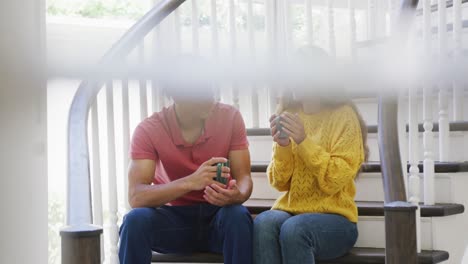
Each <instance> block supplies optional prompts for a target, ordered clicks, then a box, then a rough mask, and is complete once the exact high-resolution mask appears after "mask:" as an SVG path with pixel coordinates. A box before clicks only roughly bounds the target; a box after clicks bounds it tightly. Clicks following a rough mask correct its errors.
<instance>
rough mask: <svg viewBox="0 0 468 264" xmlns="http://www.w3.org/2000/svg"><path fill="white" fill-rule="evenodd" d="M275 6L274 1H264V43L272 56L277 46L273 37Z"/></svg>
mask: <svg viewBox="0 0 468 264" xmlns="http://www.w3.org/2000/svg"><path fill="white" fill-rule="evenodd" d="M275 6H276V1H265V30H266V34H265V37H266V43H267V49H268V55H269V56H272V55H273V54H275V50H276V46H277V43H276V41H275V39H276V37H275V36H276V33H275V30H276V29H275V23H276V21H275V19H276V14H275V10H276V9H275Z"/></svg>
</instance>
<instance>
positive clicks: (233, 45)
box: [229, 0, 240, 109]
mask: <svg viewBox="0 0 468 264" xmlns="http://www.w3.org/2000/svg"><path fill="white" fill-rule="evenodd" d="M229 33H230V34H229V36H230V42H229V44H230V50H231V58H232V61H233V62H234V59H235V57H236V55H237V28H236V5H235V3H234V0H229ZM232 103H233V105H234V107H235V108H237V109H239V106H240V105H239V90H238V87H237V85H236V83H234V82H233V85H232Z"/></svg>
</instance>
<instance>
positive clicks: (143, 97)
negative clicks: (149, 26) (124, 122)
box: [138, 43, 148, 120]
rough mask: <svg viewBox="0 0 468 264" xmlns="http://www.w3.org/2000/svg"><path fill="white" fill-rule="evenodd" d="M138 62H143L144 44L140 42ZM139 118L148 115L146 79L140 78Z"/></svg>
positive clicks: (141, 63) (141, 118)
mask: <svg viewBox="0 0 468 264" xmlns="http://www.w3.org/2000/svg"><path fill="white" fill-rule="evenodd" d="M138 62H139V64H140V65H144V64H145V45H144V43H141V44H140V45H139V46H138ZM139 86H140V120H143V119H145V118H147V117H148V94H147V90H146V79H145V78H144V77H143V78H140V80H139Z"/></svg>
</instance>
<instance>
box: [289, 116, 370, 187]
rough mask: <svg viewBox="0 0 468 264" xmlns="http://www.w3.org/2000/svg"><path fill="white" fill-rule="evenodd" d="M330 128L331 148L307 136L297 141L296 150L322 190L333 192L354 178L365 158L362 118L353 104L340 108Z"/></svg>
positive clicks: (333, 117)
mask: <svg viewBox="0 0 468 264" xmlns="http://www.w3.org/2000/svg"><path fill="white" fill-rule="evenodd" d="M328 129H329V130H328V133H329V135H330V137H331V138H330V143H329V149H325V148H324V147H322V146H320V145H319V144H317V143H316V142H315V141H314V139H313V138H311V137H310V136H308V137H307V138H306V139H305V140H304V141H303V142H301V144H299V145H298V148H297V153H298V156H299V158H300V159H302V161H303V162H304V164H305V165H306V167H307V168H308V169H309V170H310V171H311V173H312V175H313V176H314V177H316V178H317V182H318V185H319V188H320V189H321V191H323V192H324V193H326V194H328V195H334V194H336V193H338V192H339V191H340V190H341V189H343V187H344V186H346V185H348V184H349V182H350V181H351V180H353V179H354V177H355V176H356V174H357V172H358V170H359V168H360V166H361V164H362V162H363V160H364V150H363V144H362V134H361V128H360V125H359V120H358V119H357V116H356V114H355V113H354V111H353V110H352V109H351V108H349V107H344V108H343V109H340V110H338V113H336V114H334V115H333V116H332V121H331V125H330V126H329V127H328Z"/></svg>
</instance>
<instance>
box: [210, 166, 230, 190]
mask: <svg viewBox="0 0 468 264" xmlns="http://www.w3.org/2000/svg"><path fill="white" fill-rule="evenodd" d="M213 166H216V177H215V178H214V179H213V180H215V181H217V182H220V183H222V184H224V185H226V184H227V183H228V182H229V178H225V177H223V176H222V175H221V174H222V173H223V167H229V160H228V161H227V162H220V163H216V164H215V165H213Z"/></svg>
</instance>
